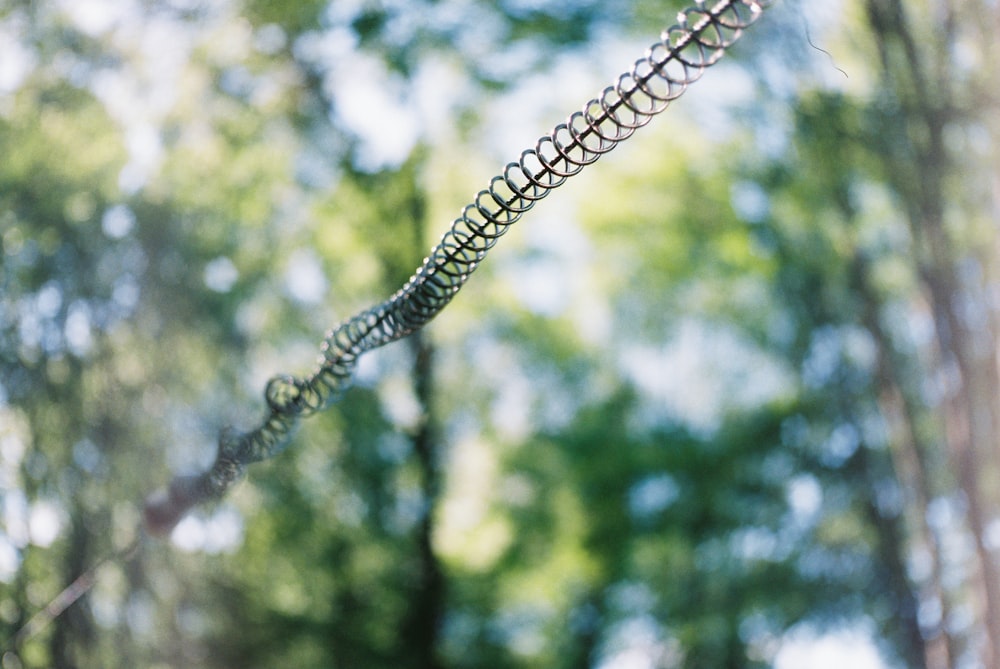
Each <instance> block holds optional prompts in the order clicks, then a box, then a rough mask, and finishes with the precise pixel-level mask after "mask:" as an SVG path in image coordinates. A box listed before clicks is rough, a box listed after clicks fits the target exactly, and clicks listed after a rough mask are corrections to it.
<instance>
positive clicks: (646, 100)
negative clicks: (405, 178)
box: [146, 0, 771, 535]
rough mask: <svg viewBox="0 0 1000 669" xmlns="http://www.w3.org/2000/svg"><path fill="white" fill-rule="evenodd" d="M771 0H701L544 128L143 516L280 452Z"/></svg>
mask: <svg viewBox="0 0 1000 669" xmlns="http://www.w3.org/2000/svg"><path fill="white" fill-rule="evenodd" d="M770 2H771V0H719V1H718V2H716V3H715V4H714V5H712V6H711V7H707V6H706V5H705V2H704V1H702V0H697V4H696V5H695V6H694V7H689V8H688V9H686V10H684V11H683V12H681V13H680V14H679V15H678V19H677V20H678V22H677V24H676V25H674V26H672V27H670V28H668V29H667V30H665V31H663V33H661V35H660V40H659V41H658V42H656V43H654V44H653V45H652V46H650V47H649V49H647V51H646V54H645V55H644V56H643V57H642V58H640V59H639V60H637V61H635V63H634V64H633V66H632V68H631V69H630V70H629V71H627V72H625V73H623V74H622V75H621V76H620V77H618V79H617V81H616V82H615V83H614V84H613V85H611V86H608V87H606V88H605V89H604V90H603V91H601V93H600V94H599V95H598V96H597V97H595V98H592V99H591V100H589V101H587V103H586V104H584V105H583V107H582V108H581V109H580V110H579V111H576V112H574V113H573V114H572V115H570V116H569V118H568V119H567V120H566V121H565V122H564V123H560V124H559V125H557V126H556V127H555V128H554V129H553V130H552V132H551V133H549V134H548V135H545V136H543V137H541V138H540V139H539V140H538V141H537V142H536V144H535V146H534V147H533V148H531V149H527V150H525V151H524V152H523V153H521V155H520V157H519V159H518V160H517V161H515V162H511V163H508V164H507V165H506V166H505V167H504V169H503V172H502V174H500V175H498V176H495V177H493V179H492V180H491V181H490V182H489V186H488V187H487V188H486V189H484V190H481V191H479V193H477V194H476V196H475V198H474V200H473V202H472V203H471V204H469V205H467V206H466V207H465V208H464V209H463V210H462V211H461V214H460V215H459V217H458V218H457V219H455V221H454V222H453V223H452V225H451V227H450V228H449V229H448V231H447V232H445V234H444V236H443V237H442V238H441V241H440V243H439V244H438V245H437V246H436V247H435V248H434V249H433V250H432V251H431V253H430V254H429V255H428V256H427V258H426V259H425V260H424V262H423V264H422V265H421V266H420V267H419V268H418V269H417V271H416V272H415V273H414V274H413V276H412V277H410V279H409V280H408V281H407V282H406V284H405V285H404V286H403V287H402V288H401V289H400V290H399V291H397V292H396V293H395V294H394V295H393V296H392V297H390V298H389V299H388V300H386V301H385V302H383V303H381V304H379V305H376V306H374V307H372V308H371V309H369V310H367V311H364V312H361V313H360V314H357V315H356V316H354V317H352V318H350V319H348V320H347V321H346V322H344V323H342V324H340V325H339V326H337V327H336V328H334V329H333V330H331V331H330V332H329V333H328V334H327V335H326V337H325V339H324V340H323V343H322V345H321V347H320V357H319V361H318V367H317V369H316V370H315V371H314V372H313V373H312V374H310V375H309V376H307V377H304V378H296V377H293V376H289V375H279V376H276V377H274V378H272V379H271V380H270V381H268V383H267V387H266V388H265V391H264V400H265V402H266V404H267V407H268V414H267V415H266V417H265V418H264V420H263V421H262V423H261V424H260V425H259V426H258V427H256V428H254V429H252V430H250V431H248V432H243V433H241V432H238V431H236V430H234V429H231V428H228V429H226V430H223V432H222V434H221V435H220V436H219V450H218V455H217V456H216V460H215V463H214V464H213V465H212V467H211V469H209V470H208V471H207V472H204V473H203V474H201V475H199V476H195V477H178V478H176V479H174V481H173V482H172V483H171V485H170V487H169V489H168V491H167V494H166V495H164V494H160V495H157V496H155V497H151V498H150V499H149V500H148V501H147V504H146V519H147V522H146V525H147V529H149V530H150V531H151V533H153V534H161V535H162V534H166V533H168V532H169V531H170V530H171V529H172V528H173V526H174V524H176V523H177V522H178V521H179V520H180V518H181V517H182V516H183V515H184V513H186V512H187V510H188V509H190V508H191V507H192V506H194V505H195V504H198V503H200V502H203V501H206V500H209V499H213V498H217V497H220V496H222V495H223V494H224V493H225V491H226V490H227V489H228V488H229V486H231V485H232V484H233V483H234V482H235V481H236V480H238V479H239V478H240V476H241V475H242V472H243V468H244V466H245V465H246V464H248V463H251V462H256V461H259V460H263V459H266V458H269V457H272V456H273V455H275V454H277V453H278V452H280V451H281V450H283V449H284V448H285V447H286V446H287V444H288V441H289V439H290V437H291V434H292V432H293V431H294V429H295V426H296V425H297V423H298V421H299V419H300V418H303V417H306V416H309V415H311V414H313V413H316V412H317V411H321V410H323V409H325V408H327V407H328V406H329V405H330V404H331V403H333V402H334V401H336V399H337V398H338V397H339V396H340V394H341V393H342V392H343V391H344V389H345V388H346V387H347V386H348V385H349V383H350V381H351V377H352V375H353V372H354V368H355V366H356V364H357V359H358V357H359V356H360V355H362V354H363V353H365V352H366V351H369V350H371V349H374V348H377V347H379V346H383V345H385V344H388V343H390V342H392V341H396V340H398V339H401V338H403V337H406V336H407V335H409V334H412V333H413V332H415V331H416V330H418V329H420V328H421V327H423V326H424V325H425V324H426V323H427V322H428V321H430V320H431V319H432V318H434V317H435V316H436V315H437V314H438V313H439V312H440V311H441V310H442V309H443V308H444V307H445V306H447V304H448V303H449V302H450V301H451V299H452V298H453V297H454V296H455V294H456V293H458V291H459V290H460V289H461V288H462V286H463V285H464V284H465V282H466V281H467V280H468V278H469V276H470V275H471V274H472V273H473V272H474V271H475V270H476V268H477V267H478V266H479V264H480V263H481V262H482V261H483V260H484V259H485V257H486V254H487V252H488V251H489V250H490V249H491V248H493V246H494V245H495V244H496V243H497V241H498V240H499V239H500V237H502V236H503V235H504V233H505V232H507V230H508V228H509V227H510V226H511V225H513V224H514V223H516V222H517V221H518V220H520V218H521V216H522V215H524V213H525V212H527V211H529V210H530V209H531V208H532V207H533V206H534V205H535V203H536V202H538V201H539V200H542V199H543V198H545V197H546V196H547V195H548V194H549V193H550V192H551V191H552V190H554V189H556V188H558V187H559V186H561V185H562V184H563V183H565V181H566V180H567V179H568V178H570V177H572V176H574V175H576V174H578V173H579V172H580V171H581V170H582V169H583V168H584V167H586V166H587V165H590V164H592V163H594V162H595V161H597V159H598V158H600V157H601V156H602V155H604V154H605V153H607V152H609V151H611V150H612V149H613V148H615V147H616V146H617V145H618V144H619V143H620V142H622V141H624V140H626V139H628V138H629V137H631V136H632V134H633V133H634V132H635V131H636V130H637V129H638V128H641V127H642V126H644V125H646V124H647V123H649V121H650V120H651V119H652V118H653V116H655V115H656V114H659V113H661V112H662V111H663V110H665V109H666V108H667V107H669V106H670V104H671V103H672V102H673V101H674V100H676V99H677V98H679V97H680V96H681V95H682V94H683V93H684V91H685V90H687V87H688V86H689V85H690V84H692V83H693V82H695V81H697V80H698V79H699V78H701V75H702V74H703V73H704V71H705V70H706V69H707V68H708V67H710V66H711V65H713V64H715V63H716V62H718V60H719V59H720V58H721V57H722V56H723V55H724V53H725V51H726V49H728V48H729V47H730V46H732V45H733V43H735V42H736V40H738V39H739V38H740V36H741V35H742V34H743V31H744V29H746V28H747V27H748V26H749V25H751V24H752V23H753V22H754V21H756V20H757V18H758V17H759V16H760V14H761V11H762V10H763V9H764V8H765V7H766V6H768V5H769V4H770Z"/></svg>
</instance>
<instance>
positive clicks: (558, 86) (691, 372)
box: [0, 0, 1000, 669]
mask: <svg viewBox="0 0 1000 669" xmlns="http://www.w3.org/2000/svg"><path fill="white" fill-rule="evenodd" d="M63 9H64V11H65V12H66V14H67V15H68V16H69V17H70V18H71V19H72V20H73V21H74V22H75V23H76V25H77V26H78V27H79V28H81V29H82V30H83V31H84V32H86V33H87V34H90V35H95V36H96V35H101V34H108V33H109V32H111V31H114V30H115V27H116V26H121V25H124V24H128V25H130V26H131V27H133V28H138V29H139V30H138V31H137V32H133V33H131V37H130V38H127V37H125V35H127V34H128V33H124V32H121V31H119V32H117V33H115V34H116V35H118V37H116V39H131V41H132V45H131V47H132V48H141V49H143V50H144V53H145V57H146V58H147V59H148V61H149V62H148V67H149V71H150V72H151V73H152V72H155V73H156V76H155V77H152V78H151V79H150V81H151V82H153V81H158V82H160V83H159V84H157V85H155V86H154V85H152V84H151V85H150V86H144V85H143V82H129V81H125V80H116V79H114V78H113V77H109V78H107V79H104V80H103V81H101V82H99V90H98V94H99V95H100V97H101V98H102V100H104V101H105V103H106V104H107V105H108V107H109V110H110V111H111V112H112V114H113V115H114V116H115V117H116V118H117V119H119V120H120V121H121V123H122V124H123V126H124V127H125V129H126V133H127V137H128V138H129V149H130V154H131V157H132V161H131V163H130V164H129V166H128V167H127V168H126V171H125V172H123V174H122V177H121V178H122V182H123V183H122V185H123V187H124V188H126V190H127V189H129V188H139V187H141V185H142V183H143V182H144V181H145V179H146V178H147V176H148V175H149V174H150V172H151V171H153V170H155V169H156V167H157V161H158V157H159V145H158V139H157V137H156V128H155V124H156V122H157V121H158V119H159V118H160V117H162V115H163V114H164V113H165V112H166V110H167V109H169V107H170V105H171V104H172V103H173V99H174V95H175V94H176V92H175V91H172V90H171V86H172V85H173V83H174V79H173V78H172V77H173V75H175V74H176V73H177V72H178V68H180V67H182V62H181V61H179V60H178V59H183V58H184V57H186V55H187V52H186V47H185V46H183V45H184V40H183V39H180V41H178V39H179V38H181V37H183V36H182V35H181V34H180V33H178V32H177V31H176V30H174V29H171V27H170V26H168V25H162V24H158V23H155V22H149V23H147V22H145V21H143V19H142V17H141V15H140V14H138V13H137V12H138V11H139V9H140V8H139V7H138V6H137V5H136V4H135V3H132V2H112V1H111V0H67V1H66V2H64V3H63ZM231 32H232V34H233V39H234V45H235V46H234V48H243V47H241V46H240V41H239V35H238V33H239V30H238V29H236V28H234V30H233V31H231ZM6 37H9V36H3V35H0V91H4V90H11V89H14V88H16V87H17V86H18V85H19V83H20V82H21V81H22V80H23V78H24V76H25V75H26V74H27V73H28V72H29V71H30V68H31V67H32V66H33V63H32V61H31V57H30V55H29V54H28V52H27V51H25V50H23V49H20V48H19V46H18V44H17V40H15V39H6ZM606 39H607V40H608V42H607V44H603V45H597V46H596V47H595V49H594V50H593V51H594V52H595V53H601V54H604V55H606V56H608V57H609V58H612V57H616V56H619V55H620V54H626V53H628V50H629V48H632V47H633V46H634V47H635V48H636V49H639V50H638V51H636V53H634V54H632V55H633V56H638V55H640V53H641V48H644V47H645V46H646V44H645V43H643V44H638V43H625V44H623V43H622V42H621V41H620V40H617V39H613V38H612V37H611V36H607V38H606ZM143 44H145V45H147V46H146V47H143V46H142V45H143ZM165 44H170V45H171V47H172V48H159V47H162V46H163V45H165ZM178 44H180V45H181V48H177V45H178ZM158 45H159V46H158ZM244 46H245V45H244ZM317 48H319V49H321V50H324V51H323V53H324V54H326V56H335V59H334V60H333V61H331V62H341V63H343V62H350V64H351V66H350V67H335V66H331V68H330V70H329V72H328V78H329V81H328V82H327V85H328V86H330V87H331V88H332V89H335V90H336V92H337V97H338V99H339V100H341V101H342V104H341V105H340V106H339V112H338V113H339V114H340V115H341V116H342V118H341V119H340V120H341V122H343V123H344V124H345V125H346V126H347V127H349V128H350V129H351V130H353V132H355V133H356V134H357V135H358V137H359V138H360V139H361V140H362V153H361V155H360V159H361V161H362V164H363V165H368V166H369V167H370V168H371V169H373V170H374V169H379V168H381V167H384V166H386V165H391V164H397V163H399V162H400V161H402V160H403V159H405V157H406V155H407V154H408V152H409V150H410V148H411V147H412V146H413V145H414V144H415V143H416V141H417V139H418V135H419V134H420V133H421V132H430V133H433V132H436V131H439V130H440V127H438V126H440V124H441V123H445V124H447V118H448V113H449V111H450V110H451V109H452V105H450V104H449V102H448V101H449V100H452V101H457V99H458V98H460V97H461V95H462V94H463V92H464V91H465V87H464V85H463V82H462V80H461V79H460V78H459V77H458V76H457V75H456V74H455V73H454V72H453V71H451V70H449V69H448V67H447V66H446V65H445V64H443V63H440V62H435V61H433V60H431V61H428V62H427V63H426V65H425V66H424V69H422V70H418V72H417V77H416V84H415V85H414V86H410V87H409V88H407V87H406V86H404V85H403V84H402V83H401V82H399V81H398V80H396V79H394V78H393V76H392V75H391V74H390V73H389V72H387V71H386V69H385V67H384V65H382V64H381V62H380V61H379V60H377V59H375V58H372V57H370V56H366V55H364V54H361V53H358V52H357V51H356V45H355V44H354V42H353V40H352V39H350V38H349V36H346V35H339V37H338V35H337V34H330V35H327V36H325V43H324V44H322V45H317ZM619 60H620V61H621V65H622V69H623V70H624V69H626V67H627V66H628V65H629V63H630V62H631V61H629V60H628V59H624V58H622V59H619ZM553 71H554V72H555V73H556V74H553ZM601 73H602V74H603V71H602V72H601ZM606 83H607V82H606V81H604V80H602V79H597V78H596V77H595V76H594V70H593V69H592V68H588V64H586V63H581V62H574V61H573V60H572V59H570V60H567V61H565V62H561V64H560V66H559V67H556V68H553V70H552V71H550V72H549V73H541V74H538V75H534V76H532V77H531V78H530V79H528V80H526V81H525V82H524V83H523V85H521V86H516V87H514V88H513V89H512V90H511V91H510V92H509V93H507V94H506V95H505V97H504V99H503V100H501V101H499V104H498V105H497V110H498V111H497V116H496V118H495V123H496V127H497V130H496V133H495V134H494V136H493V137H492V139H491V143H492V147H491V150H492V151H494V152H496V153H497V155H499V154H500V153H501V152H502V151H504V150H509V147H511V146H515V142H516V141H518V139H517V138H522V137H531V138H534V137H537V136H540V135H542V134H544V133H547V132H548V130H549V129H550V127H551V125H552V122H556V121H558V120H560V119H558V118H551V119H550V121H549V122H543V121H541V119H543V118H544V117H545V115H546V114H547V113H549V109H548V108H547V107H542V106H539V104H538V101H539V99H541V98H549V99H551V98H552V96H553V91H554V92H555V95H556V96H558V97H566V96H570V95H575V96H576V99H577V100H578V101H579V102H581V103H582V102H583V101H585V100H586V99H588V98H589V97H590V96H592V95H594V94H595V93H596V92H597V91H598V90H599V89H600V87H602V86H603V85H604V84H606ZM723 89H725V90H730V91H731V90H732V88H731V87H730V88H728V89H726V87H723V88H722V89H719V90H723ZM739 90H741V91H742V93H743V94H752V88H749V87H746V86H743V87H740V88H739ZM540 91H544V92H546V95H544V96H543V95H539V92H540ZM413 102H415V103H416V105H415V106H416V108H417V109H418V110H419V113H418V114H417V115H413V114H410V113H407V109H409V108H411V107H412V106H413V105H412V104H411V103H413ZM511 108H516V109H519V110H520V111H519V113H518V114H509V113H507V112H506V111H505V110H507V109H511ZM501 112H502V113H501ZM400 119H403V120H404V122H400ZM435 124H437V126H436V125H435ZM522 148H527V147H524V146H516V149H517V150H520V149H522ZM513 155H516V154H514V153H513V152H512V155H511V156H508V157H513ZM498 167H499V165H498ZM560 213H561V214H562V213H565V212H560ZM535 224H536V225H538V226H543V225H544V224H545V221H536V222H535ZM106 225H107V226H108V230H109V231H110V232H109V234H114V233H115V231H116V230H119V229H121V227H122V226H126V225H131V223H130V222H129V221H127V220H124V219H123V220H109V221H107V223H106ZM557 237H558V241H559V244H560V245H561V246H564V244H563V242H564V239H565V237H564V235H557ZM577 252H578V254H579V256H578V257H574V258H572V259H571V260H572V261H574V262H576V261H580V260H583V261H586V255H587V252H588V249H587V247H586V245H585V244H584V245H581V246H579V247H577ZM299 260H300V261H301V262H296V263H293V264H292V265H291V266H290V268H289V271H288V274H287V276H286V277H285V281H286V283H287V286H288V290H289V292H290V294H291V295H292V296H293V297H294V298H296V299H298V300H301V301H303V302H308V303H313V302H316V301H318V300H320V299H321V298H322V296H323V294H324V293H325V291H326V288H327V284H326V279H325V277H324V276H323V275H322V272H321V271H317V268H318V263H316V262H315V259H314V258H312V257H303V258H300V259H299ZM233 271H234V268H233V267H232V263H228V264H227V262H226V261H225V259H220V260H219V261H218V263H215V264H213V265H210V266H209V267H207V268H206V274H205V282H206V284H208V285H209V287H212V288H214V287H218V288H219V289H220V290H223V289H225V288H226V285H227V284H231V283H232V282H233V281H234V280H235V278H236V277H235V276H233ZM532 272H534V275H533V278H532V283H534V284H536V285H549V286H557V285H558V280H557V279H558V277H559V276H560V274H562V272H561V271H560V266H559V265H558V263H556V264H551V265H544V264H542V265H538V266H536V267H534V268H533V269H532ZM553 290H554V291H555V292H554V293H551V294H550V293H546V292H544V291H543V292H541V293H534V294H533V295H534V297H533V299H534V300H535V302H533V303H532V304H530V305H528V306H529V307H534V308H535V309H537V310H538V311H539V312H542V313H547V312H550V311H552V310H553V309H557V308H558V307H559V304H560V302H561V296H562V293H560V292H559V291H558V290H556V289H555V288H553ZM710 334H711V333H709V332H707V331H706V330H704V329H702V328H700V327H699V324H697V323H688V324H686V325H685V326H684V327H683V328H681V330H680V333H679V334H678V336H677V338H676V339H675V340H674V341H672V342H668V343H667V344H666V345H665V346H664V347H663V348H662V349H660V350H647V349H634V350H630V351H626V352H625V353H624V354H623V359H622V366H623V368H624V371H625V373H626V374H628V375H630V376H632V377H633V380H634V381H635V382H636V383H637V384H638V385H640V387H646V389H647V390H649V391H650V392H651V393H653V394H654V395H656V396H658V397H662V398H663V399H664V401H667V402H668V404H671V403H672V408H673V409H674V411H675V412H676V413H677V414H678V415H679V416H685V417H686V418H687V420H688V421H689V423H690V424H691V426H692V427H693V428H695V429H699V430H703V431H704V430H711V428H712V426H713V423H714V421H715V419H716V418H717V414H718V412H719V411H720V410H721V408H722V407H721V406H720V404H719V402H721V401H722V397H723V396H724V394H725V389H726V383H725V380H724V379H725V377H726V375H732V374H733V373H737V374H739V373H740V371H741V370H733V369H720V368H719V363H718V362H717V361H718V360H719V359H720V356H719V355H718V354H719V352H720V351H722V352H728V353H732V355H728V354H727V355H723V356H721V358H731V359H734V360H742V361H743V362H744V364H746V365H748V366H749V368H748V369H746V370H742V372H743V373H744V375H745V374H751V373H752V374H756V375H757V379H758V381H760V382H759V383H752V384H746V385H747V386H748V387H755V388H765V389H767V390H768V392H769V393H779V392H780V388H781V384H782V383H783V378H782V370H781V369H780V368H778V367H776V366H771V365H770V363H767V364H757V363H760V362H761V361H760V360H755V359H754V358H753V356H752V351H750V352H748V351H746V350H743V349H742V348H741V347H745V343H743V342H740V341H737V340H735V339H733V338H732V337H729V336H728V335H727V334H726V333H717V332H716V333H715V334H714V335H711V336H710ZM706 342H707V343H706ZM765 362H766V361H765ZM665 367H669V368H670V369H671V374H669V375H667V374H662V373H660V372H659V371H658V370H661V369H662V368H665ZM692 381H697V382H698V383H696V384H695V387H696V391H697V392H695V393H680V392H678V389H679V388H690V387H691V382H692ZM762 399H766V397H764V398H761V397H754V398H746V399H745V401H747V402H757V401H761V400H762ZM0 446H3V447H4V449H5V450H6V451H7V452H8V456H10V452H11V451H12V449H13V448H14V445H13V444H11V443H7V444H5V445H0ZM5 459H6V461H7V464H8V465H9V464H10V462H12V461H13V460H15V459H16V458H14V457H6V458H5ZM5 506H6V509H7V513H8V515H10V514H14V516H16V517H13V516H12V517H10V518H5V519H4V525H5V526H6V527H8V528H21V530H20V532H21V534H17V535H16V536H7V535H0V581H3V580H4V579H5V577H8V578H9V577H11V576H13V574H14V573H15V572H16V564H15V562H16V552H15V550H14V549H15V547H23V545H25V544H26V543H28V542H30V543H32V544H35V545H39V546H46V545H48V544H50V543H51V542H52V541H53V540H54V539H55V538H56V537H57V536H58V534H59V532H60V531H61V527H62V518H61V516H60V514H59V511H58V509H57V508H55V507H53V505H50V504H46V503H44V502H42V503H40V504H36V505H34V506H31V507H30V508H29V507H28V506H27V505H22V506H23V507H24V508H21V507H19V506H18V505H16V504H8V505H5ZM998 534H1000V530H998ZM172 539H173V542H174V543H175V544H176V545H177V546H178V547H179V548H181V549H182V550H186V551H203V552H207V553H212V552H220V551H228V550H231V549H232V548H233V546H234V545H236V544H238V542H240V541H242V525H241V520H240V519H239V517H238V515H236V514H235V512H233V511H232V510H230V509H228V508H227V509H224V510H223V511H222V512H220V513H219V514H216V515H214V516H212V517H208V518H199V517H192V518H190V519H187V520H185V521H184V522H182V523H181V524H180V525H178V527H177V528H176V530H175V531H174V534H173V537H172ZM632 622H634V624H632V623H630V625H629V626H625V627H623V629H622V630H621V634H620V638H619V639H618V644H617V648H616V649H615V650H614V651H613V652H609V653H608V655H607V657H606V658H605V660H604V661H603V663H602V664H601V665H600V668H601V669H653V667H656V666H662V665H661V664H660V663H661V662H662V661H663V660H664V658H669V654H670V644H669V642H668V640H664V639H661V638H659V637H657V635H656V633H655V631H652V630H651V628H650V626H649V625H648V624H646V622H645V621H643V619H642V618H641V617H637V618H636V619H635V620H634V621H632ZM771 650H772V652H773V666H774V669H843V668H845V667H850V668H851V669H888V667H887V665H886V664H885V663H884V662H883V661H882V660H881V659H880V657H879V654H878V651H877V649H876V647H875V643H874V641H873V638H872V634H871V632H870V631H869V630H868V629H867V628H866V626H865V625H864V624H859V625H857V626H855V627H852V628H845V629H842V630H834V631H830V632H825V633H819V632H816V631H814V630H810V629H809V628H794V629H792V630H790V631H789V632H788V633H786V634H785V635H784V636H783V637H782V638H780V639H777V640H773V642H772V644H771Z"/></svg>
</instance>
